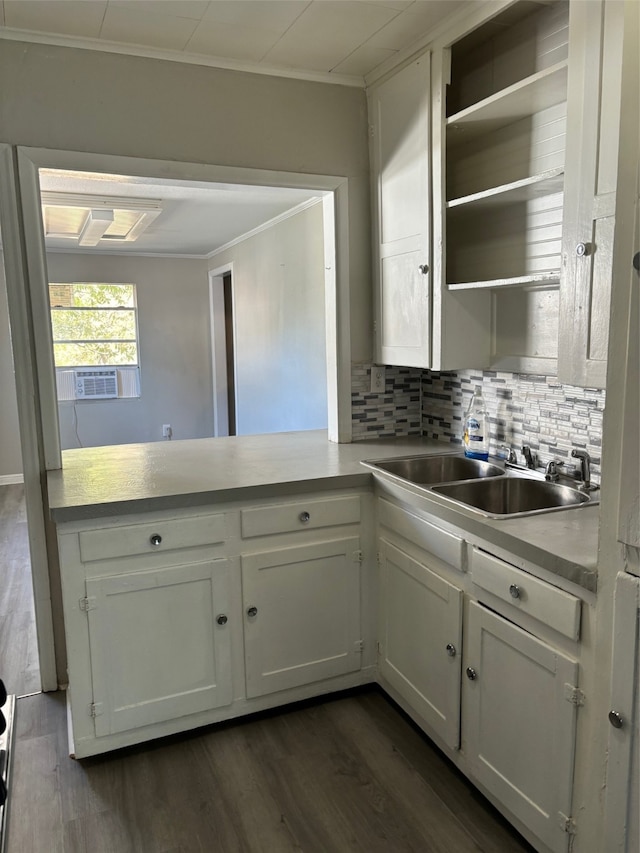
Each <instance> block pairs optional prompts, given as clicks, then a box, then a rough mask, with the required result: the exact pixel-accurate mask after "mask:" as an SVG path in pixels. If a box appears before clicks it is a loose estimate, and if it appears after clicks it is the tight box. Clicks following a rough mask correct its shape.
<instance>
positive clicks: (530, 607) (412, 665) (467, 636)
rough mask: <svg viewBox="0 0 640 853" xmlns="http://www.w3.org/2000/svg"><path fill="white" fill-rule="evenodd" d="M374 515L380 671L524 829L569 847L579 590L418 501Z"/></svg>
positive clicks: (386, 504)
mask: <svg viewBox="0 0 640 853" xmlns="http://www.w3.org/2000/svg"><path fill="white" fill-rule="evenodd" d="M378 521H379V527H380V533H379V540H378V550H379V561H380V592H379V601H380V605H379V606H380V615H379V624H380V628H379V670H380V674H379V678H380V683H381V684H382V686H383V687H384V688H385V689H387V690H388V691H389V692H390V693H391V695H392V696H393V697H394V698H395V699H396V700H397V701H398V702H400V703H401V704H402V706H403V707H404V708H405V710H406V711H407V712H408V713H409V714H411V715H412V716H413V717H414V719H415V720H416V722H418V723H419V725H420V726H422V727H423V729H424V730H425V732H426V733H427V734H428V735H429V736H431V737H434V738H435V739H436V742H437V743H438V744H440V745H441V746H442V747H443V748H444V747H448V748H449V749H450V750H451V752H450V758H451V759H452V760H453V761H454V762H455V763H456V765H457V766H458V767H459V769H460V770H461V771H462V772H463V773H465V774H466V775H467V776H468V777H469V778H470V779H471V780H472V781H473V782H474V783H476V784H478V785H479V786H480V787H481V789H482V790H483V791H484V792H485V793H487V794H488V795H489V796H490V797H491V798H492V800H493V802H495V803H496V804H497V805H498V806H499V808H501V809H502V810H503V811H504V813H505V815H506V816H507V817H508V818H509V819H511V820H513V821H514V822H515V825H516V826H517V827H518V829H520V831H522V832H524V833H525V834H527V837H528V838H529V839H530V840H531V841H533V842H534V843H535V841H536V840H538V841H539V842H540V843H541V844H543V845H544V847H543V849H545V850H552V851H557V853H561V851H562V853H565V851H567V850H568V849H569V845H570V838H571V833H572V832H573V831H574V823H573V818H572V811H571V810H572V794H573V772H574V749H575V742H576V725H577V714H578V708H579V705H580V704H581V702H582V701H583V698H584V697H583V696H582V693H581V691H580V689H579V684H578V671H579V667H578V661H577V659H575V657H574V655H573V654H572V651H575V653H576V655H577V653H578V651H579V648H580V647H579V641H580V636H581V631H582V624H581V623H582V618H581V615H582V600H581V599H580V598H579V597H578V596H576V595H574V594H572V593H571V592H570V591H567V590H563V589H559V588H558V587H556V586H554V585H553V584H550V583H548V581H546V580H544V579H542V578H541V577H539V576H536V575H535V573H532V572H529V571H524V570H523V569H522V568H519V567H517V566H515V565H513V564H511V563H509V562H507V561H506V560H505V559H504V558H503V557H502V556H500V557H499V556H496V555H494V554H491V553H489V552H488V551H486V550H485V549H483V548H481V547H479V545H478V544H471V543H469V542H467V541H465V539H464V538H463V537H464V536H465V534H463V533H462V531H460V535H456V529H455V528H453V529H443V528H442V527H441V526H440V523H439V522H438V521H437V520H436V519H435V518H433V519H432V518H431V517H430V516H427V515H426V514H425V513H423V512H420V511H412V510H411V509H410V508H409V507H406V506H404V505H401V504H398V503H395V502H393V501H391V500H387V499H386V498H380V499H379V501H378ZM531 568H532V569H533V568H534V567H531Z"/></svg>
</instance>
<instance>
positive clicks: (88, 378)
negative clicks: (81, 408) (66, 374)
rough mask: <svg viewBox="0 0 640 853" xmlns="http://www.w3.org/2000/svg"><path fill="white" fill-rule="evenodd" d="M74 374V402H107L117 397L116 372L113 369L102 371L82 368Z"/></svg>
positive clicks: (108, 368)
mask: <svg viewBox="0 0 640 853" xmlns="http://www.w3.org/2000/svg"><path fill="white" fill-rule="evenodd" d="M74 373H75V387H76V400H108V399H110V398H112V397H117V396H118V371H117V370H116V368H115V367H106V368H104V369H103V370H97V369H95V368H84V367H83V368H80V369H79V370H76V371H74Z"/></svg>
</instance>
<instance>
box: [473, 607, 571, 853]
mask: <svg viewBox="0 0 640 853" xmlns="http://www.w3.org/2000/svg"><path fill="white" fill-rule="evenodd" d="M464 665H465V677H464V679H463V680H464V688H463V698H462V706H463V716H462V732H463V734H462V740H463V744H462V748H463V750H464V752H465V755H466V757H467V759H468V761H469V766H470V772H471V774H472V776H473V777H474V778H475V779H476V780H477V781H478V782H479V783H480V784H481V785H482V786H483V787H484V788H485V789H486V790H487V791H489V792H490V793H491V794H492V795H493V796H494V797H496V798H497V800H498V801H499V802H500V803H501V804H502V805H503V806H504V807H505V808H506V809H508V811H509V812H510V813H511V814H512V815H514V816H515V817H516V818H517V819H518V820H520V821H522V823H523V824H524V825H525V826H526V827H527V828H528V829H529V830H531V831H532V832H533V833H534V835H535V836H536V837H537V838H539V839H540V840H541V841H543V842H544V844H546V845H547V847H548V848H549V849H550V850H553V851H557V853H564V851H566V850H568V849H569V840H570V833H571V831H572V824H571V820H570V815H571V798H572V789H573V766H574V749H575V739H576V717H577V706H576V703H575V689H576V688H577V678H578V664H577V662H576V661H574V660H572V659H571V658H569V657H567V656H566V655H564V654H562V653H560V652H559V651H558V649H556V648H555V647H553V646H551V645H549V644H547V643H545V642H543V641H542V640H540V639H538V638H537V637H535V636H533V635H532V634H530V633H528V632H527V631H524V630H522V628H519V627H518V626H517V625H515V624H513V623H512V622H509V621H507V620H506V619H504V618H502V617H501V616H499V615H497V614H496V613H493V612H492V611H491V610H489V609H488V608H486V607H484V606H482V605H481V604H478V603H476V602H474V601H472V602H470V603H469V612H468V625H467V632H466V636H465V660H464Z"/></svg>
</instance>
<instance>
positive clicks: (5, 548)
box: [0, 485, 40, 696]
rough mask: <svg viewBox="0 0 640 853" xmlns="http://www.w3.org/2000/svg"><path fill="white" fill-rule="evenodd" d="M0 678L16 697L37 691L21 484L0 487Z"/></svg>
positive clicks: (33, 629)
mask: <svg viewBox="0 0 640 853" xmlns="http://www.w3.org/2000/svg"><path fill="white" fill-rule="evenodd" d="M0 678H2V680H3V681H4V683H5V685H6V688H7V691H8V692H9V693H14V694H15V695H16V696H23V695H24V694H26V693H33V692H34V691H35V690H40V670H39V665H38V647H37V641H36V630H35V621H34V608H33V588H32V585H31V560H30V557H29V541H28V536H27V517H26V513H25V503H24V486H22V485H11V486H0Z"/></svg>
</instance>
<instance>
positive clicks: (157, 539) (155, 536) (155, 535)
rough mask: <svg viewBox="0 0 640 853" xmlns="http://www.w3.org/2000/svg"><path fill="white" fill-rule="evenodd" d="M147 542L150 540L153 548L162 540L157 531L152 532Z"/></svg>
mask: <svg viewBox="0 0 640 853" xmlns="http://www.w3.org/2000/svg"><path fill="white" fill-rule="evenodd" d="M149 542H151V544H152V545H153V547H154V548H157V547H158V545H159V544H160V543H161V542H162V536H160V534H159V533H152V534H151V536H150V537H149Z"/></svg>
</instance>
